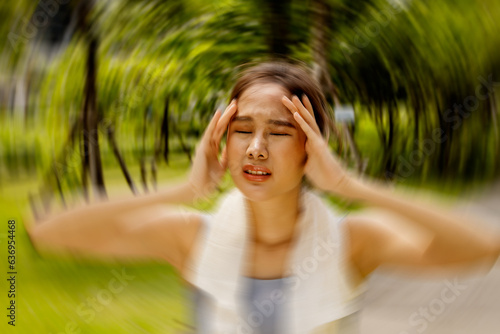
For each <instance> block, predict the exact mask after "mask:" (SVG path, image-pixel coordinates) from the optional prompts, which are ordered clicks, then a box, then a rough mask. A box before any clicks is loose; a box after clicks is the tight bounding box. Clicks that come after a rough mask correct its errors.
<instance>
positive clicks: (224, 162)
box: [220, 146, 227, 169]
mask: <svg viewBox="0 0 500 334" xmlns="http://www.w3.org/2000/svg"><path fill="white" fill-rule="evenodd" d="M220 165H221V167H222V168H223V169H226V167H227V146H224V148H223V149H222V154H221V157H220Z"/></svg>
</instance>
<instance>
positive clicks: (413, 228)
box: [331, 177, 500, 266]
mask: <svg viewBox="0 0 500 334" xmlns="http://www.w3.org/2000/svg"><path fill="white" fill-rule="evenodd" d="M331 191H332V192H335V193H336V194H339V195H340V196H343V197H345V198H349V199H352V200H357V201H360V202H362V203H364V204H366V205H368V206H371V207H375V208H380V209H383V210H384V211H386V213H387V214H386V215H385V216H384V214H383V213H382V214H380V215H377V213H375V214H374V215H373V220H376V217H377V216H378V217H379V220H385V222H380V221H379V222H375V221H371V222H370V221H369V220H370V216H369V215H364V217H362V216H359V217H356V216H354V217H352V218H351V222H350V223H351V225H355V227H354V229H356V227H357V230H358V233H357V234H358V235H359V234H362V233H363V234H366V239H369V240H370V239H371V241H368V244H369V243H375V244H376V246H375V247H372V248H373V249H372V251H373V252H376V253H379V254H378V260H379V261H378V262H381V263H386V262H391V263H393V264H398V263H399V264H407V265H412V264H416V265H420V266H421V265H424V266H439V265H446V264H467V263H474V262H476V261H480V260H485V259H486V260H487V259H489V260H492V261H494V260H495V259H496V258H498V257H499V256H500V235H499V234H498V231H495V230H488V229H487V228H486V226H485V225H483V224H481V222H477V221H471V220H469V219H470V218H469V219H467V218H465V217H464V216H460V215H457V214H456V213H454V212H453V211H450V210H445V209H443V208H442V207H438V206H436V205H434V204H431V203H425V202H424V201H419V200H417V199H415V198H413V197H410V196H408V195H405V194H403V193H402V192H401V191H395V190H391V189H388V188H387V187H385V186H383V185H380V184H377V183H375V182H373V181H367V180H361V179H359V178H353V177H349V178H347V179H346V180H345V182H344V183H343V185H342V186H341V187H339V186H338V185H334V186H333V187H332V188H331ZM360 226H363V227H364V228H360ZM373 252H372V253H373ZM405 254H408V255H409V254H411V255H409V256H405ZM381 263H380V264H381Z"/></svg>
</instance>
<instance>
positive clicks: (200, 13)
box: [0, 0, 500, 334]
mask: <svg viewBox="0 0 500 334" xmlns="http://www.w3.org/2000/svg"><path fill="white" fill-rule="evenodd" d="M0 18H1V20H0V38H1V40H2V42H3V43H0V47H1V49H0V50H1V51H0V52H1V53H0V219H1V220H0V221H3V222H5V224H0V226H4V225H6V222H7V220H8V219H15V220H16V221H17V230H16V232H17V235H16V238H17V242H18V249H17V266H18V268H17V270H18V295H17V303H18V315H17V323H16V327H15V328H12V327H11V326H7V325H6V321H3V322H2V325H1V326H2V327H1V328H6V330H9V331H12V333H14V332H19V333H174V332H176V331H179V330H187V329H188V328H189V326H190V320H189V302H188V301H189V299H188V295H187V292H186V290H185V288H184V287H183V286H182V284H181V282H180V279H179V278H178V277H177V276H176V275H175V273H174V272H173V271H172V269H171V268H170V267H168V266H165V265H164V264H158V263H140V264H130V263H127V264H123V263H109V262H103V261H98V262H96V261H88V260H84V259H79V260H76V261H75V260H74V259H68V258H65V257H60V256H58V257H54V258H47V257H45V258H41V257H40V256H39V255H38V254H37V253H36V252H35V251H34V249H33V248H32V246H31V244H30V242H29V240H28V238H27V235H26V233H25V230H24V226H23V219H25V218H27V217H28V216H30V215H31V216H32V217H34V218H36V217H39V218H42V217H44V216H46V215H48V214H51V213H53V212H54V211H58V210H63V209H64V208H65V207H66V208H71V207H73V206H75V205H77V203H81V202H85V201H89V202H92V201H95V200H96V199H98V198H101V199H105V198H113V197H114V196H117V195H123V194H127V193H128V194H130V196H132V194H134V195H140V194H144V193H147V192H152V191H155V190H156V189H159V188H161V187H164V186H165V185H166V184H168V183H171V182H176V181H179V180H181V179H182V178H183V176H184V175H186V171H187V170H188V169H189V163H190V160H191V158H192V155H193V151H194V147H195V145H196V142H197V140H198V139H199V137H200V135H201V134H202V132H203V130H204V127H205V126H206V124H207V123H208V121H209V119H210V117H211V115H212V114H213V112H214V111H215V109H216V108H223V107H224V106H225V104H227V103H228V101H227V99H228V95H229V91H230V89H231V87H232V84H233V82H234V81H233V78H234V75H235V74H236V73H237V72H238V71H239V70H240V66H241V65H243V64H246V63H249V62H255V61H260V60H266V59H270V58H281V59H283V58H284V59H294V60H299V61H302V62H305V63H306V64H308V65H309V66H310V67H311V68H312V69H313V74H314V76H315V77H316V79H317V80H318V81H319V82H320V83H321V86H322V89H323V91H324V94H325V95H326V97H327V100H328V102H329V104H330V106H331V108H332V115H334V116H335V117H333V118H332V119H333V120H334V123H335V124H334V126H335V128H336V131H335V132H334V134H333V135H332V136H331V138H330V141H331V146H332V150H333V151H335V152H336V153H337V154H339V155H340V156H341V157H342V158H343V159H344V160H345V161H346V162H347V163H348V164H349V166H350V167H351V168H352V169H355V170H357V171H359V172H360V173H365V174H367V175H370V176H372V177H375V178H378V179H381V180H384V182H388V183H391V184H395V185H396V186H399V185H401V186H403V185H404V186H405V187H410V188H413V189H416V188H417V189H430V190H433V191H434V192H438V193H439V194H442V195H443V196H446V197H447V198H450V199H451V200H452V201H455V200H458V201H459V202H457V203H461V204H460V205H458V204H457V205H456V207H461V208H462V209H463V205H462V204H463V203H464V202H463V201H464V200H465V199H467V200H469V199H470V202H468V203H472V204H471V207H474V210H473V211H474V212H475V213H477V214H478V215H481V216H484V217H485V219H490V220H493V221H495V220H496V221H497V222H498V220H499V218H498V217H500V212H499V211H498V210H499V209H498V204H500V187H498V186H496V187H495V186H493V185H494V184H498V181H496V180H498V178H499V176H500V153H499V148H500V134H499V130H500V121H499V117H500V113H499V108H500V106H499V99H498V95H499V90H500V55H499V51H498V50H499V49H500V23H499V21H500V2H498V0H475V1H471V0H438V1H416V0H414V1H412V0H357V1H347V0H308V1H297V0H281V1H265V0H246V1H243V0H222V1H206V0H182V1H181V0H169V1H162V0H150V1H146V0H143V1H140V0H99V1H97V0H96V1H91V0H88V1H85V0H39V1H33V0H16V1H2V2H1V3H0ZM497 81H498V83H497ZM472 197H473V198H472ZM471 198H472V199H471ZM208 207H210V204H208ZM491 217H493V218H491ZM495 217H496V218H495ZM0 237H1V239H0V243H1V244H2V245H5V243H6V240H7V227H4V228H3V230H0ZM2 249H4V247H3V246H2ZM1 253H5V254H4V255H1V256H5V259H6V257H7V253H6V252H3V251H2V252H1ZM4 271H5V272H7V265H5V270H4ZM125 273H126V274H127V275H128V276H126V277H128V278H129V280H127V279H124V278H123V277H124V276H123V275H125ZM496 273H497V274H496V276H495V271H494V272H492V273H490V275H489V276H487V277H486V278H484V279H483V280H481V281H479V283H478V282H476V283H474V284H475V285H474V284H473V283H469V285H468V287H469V289H468V290H466V291H465V292H463V294H464V295H467V293H468V294H469V295H470V296H472V297H469V298H468V299H467V298H463V299H462V300H460V298H459V297H457V301H456V303H453V304H452V305H451V306H450V305H448V304H446V305H445V306H446V307H445V308H444V309H443V310H441V311H436V310H438V309H437V308H435V309H434V310H435V311H436V313H432V312H431V316H430V317H429V319H432V320H429V319H427V318H426V317H424V316H423V315H420V313H418V312H419V308H420V307H430V305H431V304H432V301H433V300H434V299H436V298H438V299H439V295H440V294H439V291H441V290H442V289H443V288H444V287H446V286H447V285H446V284H445V283H443V281H436V282H434V283H429V284H431V285H432V284H434V285H433V286H432V287H430V286H429V285H424V284H423V283H422V282H419V283H418V284H417V283H415V282H412V283H408V284H407V285H405V283H404V282H403V283H402V281H401V280H396V281H392V280H391V279H390V278H387V277H383V276H375V278H374V279H373V282H372V283H371V284H372V285H373V287H374V288H373V289H372V291H374V292H373V293H372V294H370V295H369V296H368V298H367V308H366V311H365V315H364V318H363V331H364V332H363V333H389V334H390V333H397V334H403V333H412V334H413V333H421V332H424V331H425V332H426V333H470V332H471V331H474V330H475V331H479V332H481V331H482V333H497V332H498V330H499V329H500V322H499V320H498V316H494V314H495V312H496V314H497V315H498V314H499V311H500V305H499V304H498V302H497V303H495V302H494V300H495V299H496V300H498V299H499V297H500V296H499V295H498V291H499V290H500V289H499V285H498V283H497V284H496V285H495V284H494V283H492V282H494V281H495V277H496V280H497V281H498V279H499V277H500V276H499V275H498V272H497V271H496ZM117 275H118V276H119V275H122V276H120V277H122V280H124V282H125V283H126V284H125V283H124V287H123V289H121V290H120V291H119V292H116V291H112V289H110V287H109V284H110V281H111V280H113V279H114V278H116V277H117ZM130 277H133V278H130ZM2 281H3V282H4V281H5V280H3V279H2ZM488 282H489V283H488ZM4 283H5V282H4ZM4 283H2V284H4ZM411 284H413V285H411ZM483 285H484V286H485V287H487V288H484V287H483V288H481V289H479V288H478V289H477V291H478V292H477V294H476V292H475V291H476V290H475V288H473V287H474V286H483ZM2 286H3V285H2ZM398 286H399V287H398ZM426 287H427V289H426ZM2 289H3V288H2ZM398 289H399V290H398ZM432 289H434V290H435V291H437V292H435V293H434V295H433V294H432V292H429V291H434V290H432ZM5 291H7V286H6V287H5ZM384 291H385V293H382V292H384ZM422 291H426V292H424V293H422ZM1 294H2V296H4V295H6V293H5V294H4V291H1ZM426 294H427V295H426ZM495 294H496V295H495ZM425 296H428V297H429V298H428V299H426V298H427V297H425ZM2 298H4V297H2ZM2 300H4V299H2ZM7 303H8V301H7V300H6V299H5V305H7ZM435 304H436V303H435ZM438 304H439V303H438ZM438 304H436V305H438ZM439 305H441V304H439ZM443 305H444V304H443ZM414 312H417V313H418V314H419V315H417V317H415V316H414V315H413V313H414ZM412 317H413V318H412ZM432 317H433V318H432ZM412 319H413V321H412ZM421 319H427V320H421ZM478 319H479V320H478ZM419 320H420V321H419ZM424 323H425V324H426V325H425V326H424ZM4 326H5V327H4ZM467 326H469V327H467ZM424 327H425V328H424ZM2 332H3V329H2Z"/></svg>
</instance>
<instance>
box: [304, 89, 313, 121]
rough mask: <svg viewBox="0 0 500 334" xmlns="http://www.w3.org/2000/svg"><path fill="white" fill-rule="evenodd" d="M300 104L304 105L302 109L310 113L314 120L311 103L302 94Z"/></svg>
mask: <svg viewBox="0 0 500 334" xmlns="http://www.w3.org/2000/svg"><path fill="white" fill-rule="evenodd" d="M302 104H304V107H306V109H307V110H308V111H309V113H311V115H312V116H313V117H314V119H316V116H314V109H313V107H312V104H311V101H309V98H308V97H307V95H306V94H302Z"/></svg>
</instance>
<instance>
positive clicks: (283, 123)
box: [233, 116, 296, 129]
mask: <svg viewBox="0 0 500 334" xmlns="http://www.w3.org/2000/svg"><path fill="white" fill-rule="evenodd" d="M233 122H253V118H252V117H249V116H236V117H235V118H233ZM266 123H267V124H272V125H277V126H286V127H289V128H292V129H296V127H295V125H293V124H292V123H290V122H288V121H284V120H280V119H270V120H268V121H267V122H266Z"/></svg>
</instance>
